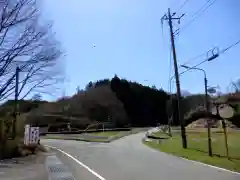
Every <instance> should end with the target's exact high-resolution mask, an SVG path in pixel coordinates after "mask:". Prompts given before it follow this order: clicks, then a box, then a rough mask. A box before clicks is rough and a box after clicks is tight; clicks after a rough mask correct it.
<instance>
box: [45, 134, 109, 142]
mask: <svg viewBox="0 0 240 180" xmlns="http://www.w3.org/2000/svg"><path fill="white" fill-rule="evenodd" d="M41 138H42V139H60V140H75V141H85V142H109V141H108V140H107V138H106V139H94V138H91V139H90V138H89V139H86V138H85V139H84V138H81V137H77V136H65V135H46V136H42V137H41Z"/></svg>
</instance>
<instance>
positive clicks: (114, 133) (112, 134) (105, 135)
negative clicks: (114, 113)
mask: <svg viewBox="0 0 240 180" xmlns="http://www.w3.org/2000/svg"><path fill="white" fill-rule="evenodd" d="M120 132H121V131H104V132H92V133H87V134H89V135H94V136H103V137H110V136H116V135H117V134H119V133H120Z"/></svg>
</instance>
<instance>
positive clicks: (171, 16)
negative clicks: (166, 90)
mask: <svg viewBox="0 0 240 180" xmlns="http://www.w3.org/2000/svg"><path fill="white" fill-rule="evenodd" d="M175 15H176V13H173V14H171V12H170V8H168V14H167V15H166V14H165V15H164V16H163V17H162V21H163V20H167V21H168V24H169V29H170V38H171V44H172V53H173V63H174V70H175V79H176V89H177V101H178V118H179V122H180V124H181V136H182V146H183V148H187V138H186V131H185V123H184V118H183V113H182V109H181V89H180V81H179V73H178V65H177V55H176V49H175V42H174V33H173V27H172V20H178V23H180V19H181V18H182V17H183V16H184V14H182V15H181V16H180V17H174V16H175Z"/></svg>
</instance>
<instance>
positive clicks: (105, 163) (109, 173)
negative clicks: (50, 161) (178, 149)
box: [42, 133, 240, 180]
mask: <svg viewBox="0 0 240 180" xmlns="http://www.w3.org/2000/svg"><path fill="white" fill-rule="evenodd" d="M143 137H144V133H138V134H134V135H130V136H126V137H124V138H121V139H119V140H116V141H113V142H111V143H90V142H79V141H66V140H49V139H48V140H47V139H46V140H42V142H43V143H44V144H46V145H50V146H54V147H56V148H59V149H61V150H63V151H65V152H67V153H68V154H70V155H72V156H73V157H74V158H76V159H78V160H79V161H80V162H82V163H83V164H85V165H87V166H88V167H90V168H91V169H93V170H94V171H95V172H97V173H98V174H100V175H101V176H102V177H104V178H105V179H106V180H123V179H124V180H156V179H161V180H175V179H176V180H206V179H211V180H239V179H240V176H239V175H237V174H233V173H230V172H226V171H222V170H218V169H214V168H210V167H207V166H203V165H201V164H195V163H193V162H190V161H185V160H183V159H181V158H178V157H175V156H172V155H168V154H165V153H162V152H158V151H156V150H154V149H151V148H149V147H147V146H145V145H144V144H142V142H141V140H142V138H143ZM69 163H70V161H69V162H68V165H69ZM71 163H74V162H73V161H71ZM71 163H70V166H71V167H74V168H75V174H76V177H77V179H80V178H81V179H86V180H93V179H99V178H97V177H96V176H94V175H92V174H91V173H89V172H86V171H87V170H86V169H84V168H83V167H79V168H77V167H76V164H74V165H73V164H72V165H71Z"/></svg>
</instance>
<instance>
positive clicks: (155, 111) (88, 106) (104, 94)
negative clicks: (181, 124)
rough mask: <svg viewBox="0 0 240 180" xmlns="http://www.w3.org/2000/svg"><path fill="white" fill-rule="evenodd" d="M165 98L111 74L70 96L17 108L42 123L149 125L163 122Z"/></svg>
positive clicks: (155, 91) (146, 87) (165, 94)
mask: <svg viewBox="0 0 240 180" xmlns="http://www.w3.org/2000/svg"><path fill="white" fill-rule="evenodd" d="M167 99H168V95H167V93H166V92H164V91H163V90H158V89H156V88H151V87H148V86H143V85H141V84H139V83H136V82H130V81H128V80H125V79H120V78H118V77H117V76H115V77H114V78H112V79H103V80H99V81H97V82H89V83H88V84H87V85H86V87H85V89H84V90H81V89H80V88H78V90H77V92H76V94H74V95H73V96H71V97H63V98H61V99H59V100H57V101H56V102H45V103H44V104H42V103H40V104H38V107H37V108H36V103H32V105H33V106H34V107H33V108H30V107H27V108H23V107H20V110H21V109H24V111H22V113H26V109H29V112H28V115H29V117H30V118H31V119H35V116H38V118H37V119H38V120H37V123H44V124H48V123H55V122H58V123H59V122H61V121H62V122H67V121H68V119H69V121H70V119H74V118H75V119H74V122H73V121H70V122H72V124H76V126H78V127H80V128H85V127H86V126H87V125H88V124H91V123H94V122H112V123H113V124H115V126H117V127H123V126H127V125H131V126H153V125H156V124H157V123H162V124H164V123H167V112H166V101H167ZM25 105H26V103H21V104H20V106H25ZM27 105H28V106H29V105H31V103H29V102H28V103H27ZM8 108H9V106H8ZM44 116H48V117H44ZM41 117H42V118H41ZM34 122H36V121H35V120H34Z"/></svg>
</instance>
